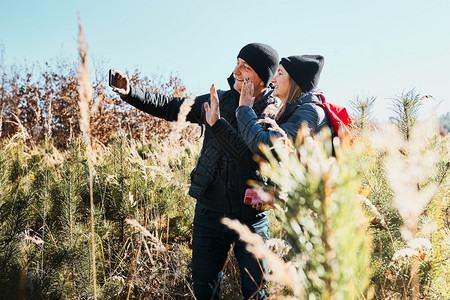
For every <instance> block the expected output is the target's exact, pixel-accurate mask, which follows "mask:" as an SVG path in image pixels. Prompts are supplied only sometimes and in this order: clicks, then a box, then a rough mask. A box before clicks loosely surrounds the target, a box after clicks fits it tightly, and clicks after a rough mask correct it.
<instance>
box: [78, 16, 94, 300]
mask: <svg viewBox="0 0 450 300" xmlns="http://www.w3.org/2000/svg"><path fill="white" fill-rule="evenodd" d="M78 27H79V34H78V52H79V54H80V59H81V61H80V65H79V67H78V92H79V96H80V101H79V102H78V103H79V105H80V129H81V132H82V133H83V138H84V141H85V143H86V146H87V156H88V168H89V191H90V192H89V195H90V210H91V214H90V215H91V251H92V274H93V275H92V280H93V289H94V299H97V270H96V264H95V254H96V252H95V228H94V222H95V219H94V218H95V216H94V195H93V183H92V179H93V176H92V172H93V166H92V155H93V154H92V145H91V136H90V132H91V126H90V118H91V114H90V108H89V105H90V103H91V99H92V87H91V82H90V75H89V74H90V73H89V69H88V66H87V44H86V40H85V35H84V30H83V25H82V23H81V18H80V16H78Z"/></svg>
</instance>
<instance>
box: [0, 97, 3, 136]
mask: <svg viewBox="0 0 450 300" xmlns="http://www.w3.org/2000/svg"><path fill="white" fill-rule="evenodd" d="M3 109H4V104H3V101H2V106H1V107H0V138H1V137H2V132H3Z"/></svg>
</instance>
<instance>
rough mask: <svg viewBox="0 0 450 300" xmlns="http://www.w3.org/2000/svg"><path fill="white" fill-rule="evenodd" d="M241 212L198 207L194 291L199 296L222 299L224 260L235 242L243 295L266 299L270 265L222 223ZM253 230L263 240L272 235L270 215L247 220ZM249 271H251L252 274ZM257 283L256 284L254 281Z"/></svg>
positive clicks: (194, 251)
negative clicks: (220, 295)
mask: <svg viewBox="0 0 450 300" xmlns="http://www.w3.org/2000/svg"><path fill="white" fill-rule="evenodd" d="M237 216H238V214H227V213H219V212H214V211H211V210H208V209H206V208H202V207H201V206H199V205H197V206H196V207H195V216H194V232H193V241H192V279H193V282H194V293H195V297H196V298H197V299H198V300H203V299H208V300H209V299H211V297H212V295H213V292H214V290H215V295H214V299H219V293H220V287H221V284H222V279H223V275H224V274H223V273H222V268H223V266H224V264H225V260H226V258H227V254H228V251H229V250H230V247H231V244H232V243H235V246H234V255H235V256H236V259H237V262H238V264H239V270H240V273H241V290H242V294H243V296H244V299H249V298H250V297H251V296H252V295H253V298H254V299H265V297H266V292H265V291H264V290H263V289H261V290H260V291H259V292H258V293H256V294H255V292H256V291H257V290H258V289H259V288H260V287H261V285H263V284H264V273H263V272H267V267H266V264H265V263H264V261H258V260H257V259H256V258H255V257H254V256H253V254H251V253H249V252H248V251H247V250H246V249H245V246H246V244H245V243H244V242H242V241H240V240H239V236H238V234H237V233H236V232H235V231H234V230H231V229H229V228H228V227H226V226H225V225H224V224H222V223H221V220H222V218H224V217H227V218H231V219H236V218H237ZM245 225H247V226H248V227H249V228H250V230H251V231H253V232H255V233H258V234H259V235H261V236H262V237H263V238H264V240H267V239H268V238H269V219H268V217H267V216H266V217H263V218H261V219H258V220H255V221H253V222H246V223H245ZM248 273H250V274H251V277H252V278H253V279H252V278H251V277H250V276H249V275H248ZM255 283H256V284H255Z"/></svg>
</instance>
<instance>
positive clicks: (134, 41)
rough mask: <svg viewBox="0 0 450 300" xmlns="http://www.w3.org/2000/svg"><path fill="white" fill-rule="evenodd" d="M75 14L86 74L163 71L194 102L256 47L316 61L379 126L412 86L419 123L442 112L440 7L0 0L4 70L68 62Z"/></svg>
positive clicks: (449, 29)
mask: <svg viewBox="0 0 450 300" xmlns="http://www.w3.org/2000/svg"><path fill="white" fill-rule="evenodd" d="M127 2H128V3H127ZM77 13H79V14H80V16H81V20H82V22H83V25H84V30H85V33H86V39H87V43H88V45H89V52H88V55H89V56H90V57H91V58H93V60H91V61H90V62H91V65H90V66H91V69H94V62H96V63H97V64H100V65H101V66H102V67H103V68H104V69H106V70H107V69H108V68H110V67H112V68H116V69H120V70H130V71H131V70H134V69H135V68H138V69H139V70H140V71H141V72H142V73H143V74H145V75H149V76H150V77H151V76H152V75H154V74H162V75H164V76H168V75H169V74H170V73H172V74H174V75H177V76H179V77H180V78H181V79H182V80H183V82H184V84H185V85H186V86H187V88H188V91H189V92H191V93H193V94H197V95H198V94H203V93H206V92H208V91H209V86H210V85H211V84H212V83H215V84H216V86H217V87H218V88H221V89H226V88H227V83H226V80H225V79H226V77H227V76H228V75H229V74H231V71H232V70H233V68H234V65H235V61H236V55H237V53H238V52H239V50H240V48H241V47H242V46H244V45H245V44H247V43H250V42H263V43H267V44H269V45H271V46H273V47H274V48H275V49H277V51H278V52H279V54H280V57H283V56H289V55H299V54H321V55H323V56H324V57H325V65H324V69H323V71H322V75H321V79H320V83H319V87H320V88H321V89H322V91H323V92H324V93H325V95H326V96H327V99H328V100H329V101H330V102H335V103H337V104H341V105H349V101H350V100H352V99H354V98H355V97H356V96H374V97H376V98H377V100H376V102H375V117H376V118H377V119H378V120H387V119H388V117H389V116H391V115H392V114H391V113H390V103H391V98H393V97H395V96H398V95H400V94H401V93H402V92H406V91H409V90H410V89H412V88H415V89H416V90H417V91H418V92H419V93H420V94H421V95H432V96H433V97H434V99H430V98H427V99H425V100H424V106H423V108H422V117H428V116H429V115H430V114H432V112H433V111H437V115H438V116H440V115H441V114H443V113H445V112H447V111H450V104H449V103H450V88H449V86H450V1H448V0H429V1H425V0H423V1H419V0H390V1H385V0H380V1H370V2H369V1H362V0H348V1H288V0H281V1H266V0H248V1H244V0H241V1H235V0H228V1H215V0H209V1H207V0H190V1H170V0H165V1H162V0H160V1H156V0H147V1H145V0H135V1H115V0H114V1H103V0H102V1H100V0H99V1H85V0H80V1H54V0H49V1H45V0H42V1H31V0H30V1H23V0H0V43H1V44H2V45H3V47H4V49H5V62H6V65H9V64H23V63H24V61H25V60H26V63H32V62H36V61H38V62H45V61H49V60H52V59H54V58H56V57H65V58H67V59H73V60H75V59H77V34H78V25H77ZM439 102H440V105H439V106H437V105H438V103H439Z"/></svg>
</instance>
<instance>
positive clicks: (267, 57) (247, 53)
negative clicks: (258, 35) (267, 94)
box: [237, 43, 279, 86]
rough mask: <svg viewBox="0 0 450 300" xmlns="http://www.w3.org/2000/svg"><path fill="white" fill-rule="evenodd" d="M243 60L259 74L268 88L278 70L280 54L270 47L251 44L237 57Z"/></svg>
mask: <svg viewBox="0 0 450 300" xmlns="http://www.w3.org/2000/svg"><path fill="white" fill-rule="evenodd" d="M237 57H238V58H242V59H243V60H245V62H246V63H248V64H249V66H250V67H252V69H253V70H254V71H255V72H256V74H258V76H259V78H261V80H262V81H263V82H264V84H265V85H266V86H267V85H268V84H269V82H270V80H271V79H272V77H273V76H274V75H275V73H276V72H277V69H278V60H279V57H278V52H277V51H276V50H275V49H273V48H272V47H270V46H269V45H266V44H262V43H251V44H248V45H246V46H244V47H243V48H242V49H241V51H239V54H238V56H237Z"/></svg>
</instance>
